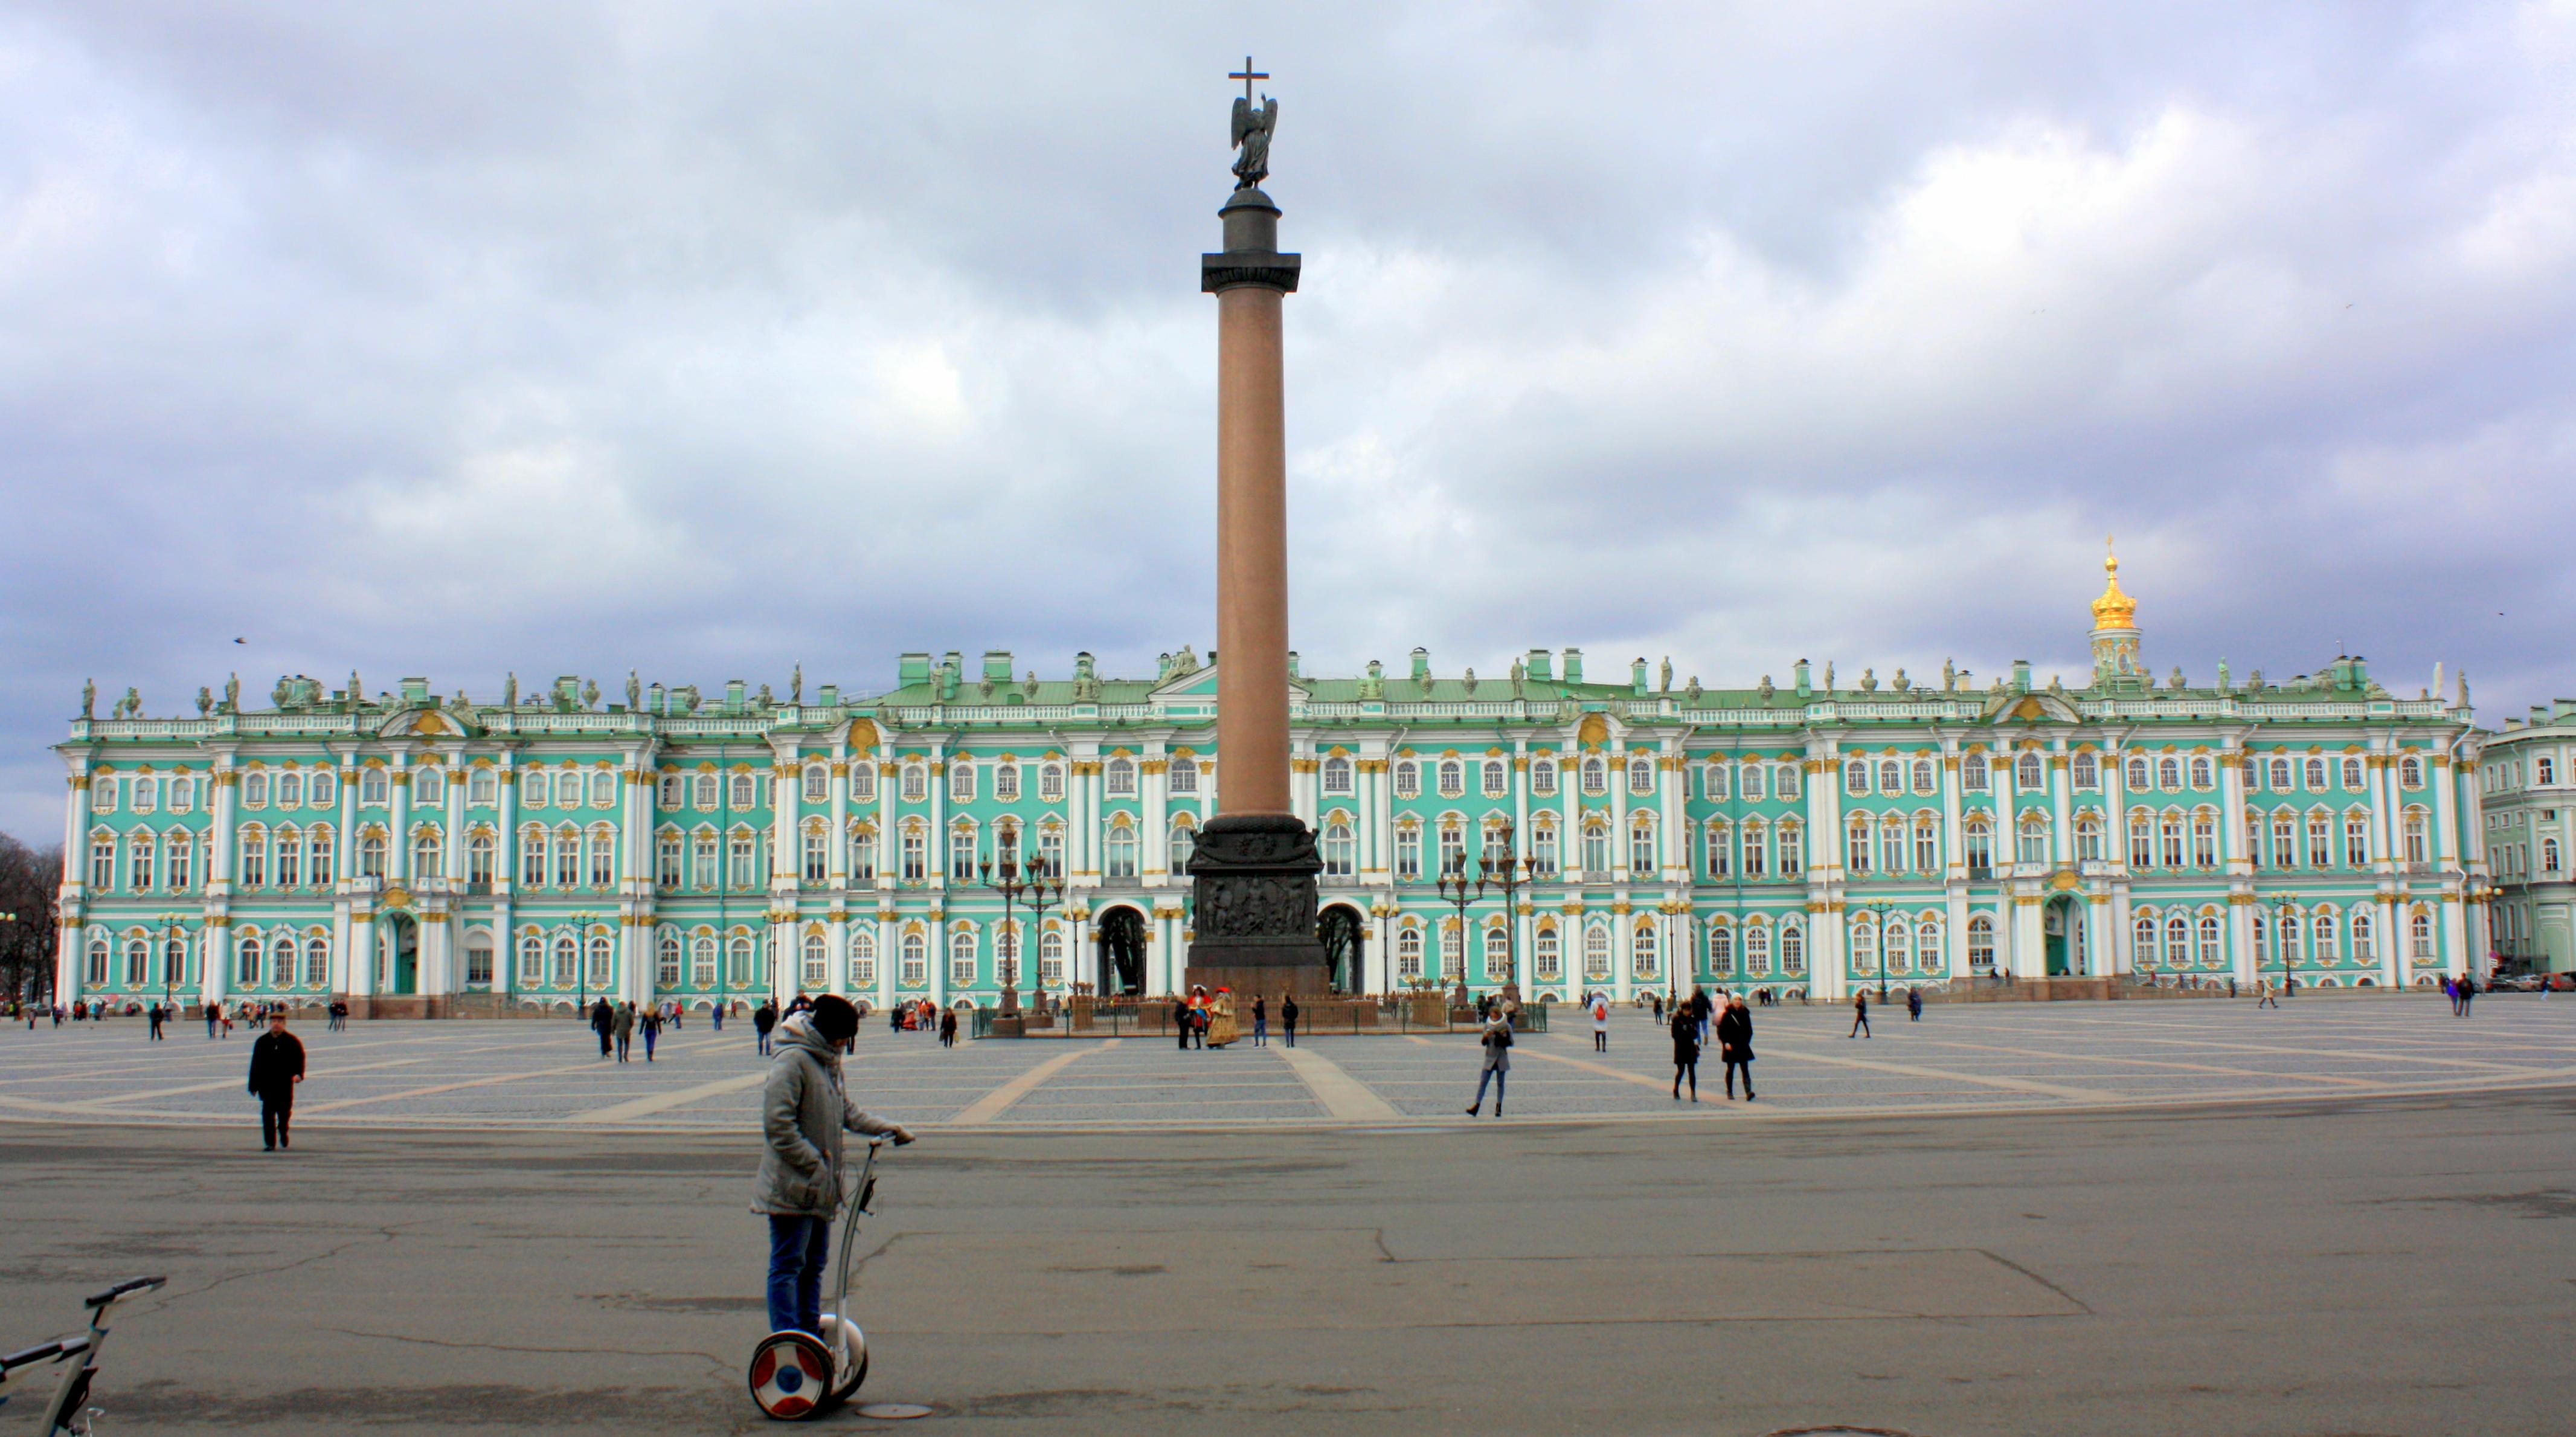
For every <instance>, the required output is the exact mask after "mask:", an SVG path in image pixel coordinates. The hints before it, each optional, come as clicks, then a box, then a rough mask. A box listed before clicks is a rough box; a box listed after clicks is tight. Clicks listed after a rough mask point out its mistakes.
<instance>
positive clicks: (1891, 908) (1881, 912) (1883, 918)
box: [1860, 898, 1896, 1006]
mask: <svg viewBox="0 0 2576 1437" xmlns="http://www.w3.org/2000/svg"><path fill="white" fill-rule="evenodd" d="M1860 911H1861V912H1863V913H1866V914H1868V915H1869V919H1870V923H1871V925H1872V926H1873V927H1874V928H1875V929H1876V931H1877V934H1878V937H1877V941H1876V942H1875V943H1874V944H1873V945H1872V946H1873V947H1874V949H1875V950H1876V952H1877V954H1878V960H1877V961H1878V1001H1879V1003H1880V1005H1881V1006H1885V1004H1886V1003H1887V915H1889V914H1890V913H1893V912H1895V911H1896V905H1895V904H1893V903H1889V902H1887V901H1886V900H1884V899H1877V898H1873V899H1871V900H1870V901H1869V902H1867V903H1863V904H1861V905H1860Z"/></svg>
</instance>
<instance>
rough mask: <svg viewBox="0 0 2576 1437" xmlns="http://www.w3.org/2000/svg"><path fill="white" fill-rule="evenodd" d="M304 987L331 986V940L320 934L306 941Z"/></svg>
mask: <svg viewBox="0 0 2576 1437" xmlns="http://www.w3.org/2000/svg"><path fill="white" fill-rule="evenodd" d="M304 986H305V987H307V988H328V987H330V986H331V940H330V939H328V938H325V937H323V936H322V935H321V934H319V933H316V934H314V935H313V936H312V937H310V938H307V939H305V940H304Z"/></svg>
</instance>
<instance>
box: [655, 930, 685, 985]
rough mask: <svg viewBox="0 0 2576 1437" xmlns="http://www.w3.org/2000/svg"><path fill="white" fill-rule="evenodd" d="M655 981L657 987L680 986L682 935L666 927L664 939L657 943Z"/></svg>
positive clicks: (663, 932) (663, 934) (663, 931)
mask: <svg viewBox="0 0 2576 1437" xmlns="http://www.w3.org/2000/svg"><path fill="white" fill-rule="evenodd" d="M653 983H654V986H656V987H661V988H676V987H678V986H680V935H679V934H677V933H674V932H672V931H671V930H670V929H668V928H665V929H663V930H662V941H661V942H660V943H659V944H657V945H655V950H654V962H653Z"/></svg>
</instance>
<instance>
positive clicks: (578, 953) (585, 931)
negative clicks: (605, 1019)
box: [572, 913, 607, 1013]
mask: <svg viewBox="0 0 2576 1437" xmlns="http://www.w3.org/2000/svg"><path fill="white" fill-rule="evenodd" d="M597 921H599V915H598V914H596V913H576V914H574V915H572V941H573V949H572V977H573V985H574V987H575V989H576V990H577V991H578V992H579V993H580V994H581V1000H580V1005H579V1006H578V1007H576V1008H575V1009H574V1010H573V1011H574V1012H576V1013H580V1012H585V1011H587V1010H588V1009H589V1007H590V925H591V924H593V923H595V922H597ZM601 996H602V997H605V996H607V995H606V994H605V993H603V994H601Z"/></svg>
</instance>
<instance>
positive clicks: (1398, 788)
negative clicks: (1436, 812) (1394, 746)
mask: <svg viewBox="0 0 2576 1437" xmlns="http://www.w3.org/2000/svg"><path fill="white" fill-rule="evenodd" d="M1389 773H1390V774H1391V775H1392V776H1393V780H1394V784H1395V796H1396V797H1398V798H1420V797H1421V796H1422V765H1420V764H1418V763H1415V762H1414V761H1413V760H1411V759H1409V758H1400V759H1397V760H1396V761H1395V766H1394V767H1393V768H1392V769H1390V770H1389Z"/></svg>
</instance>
